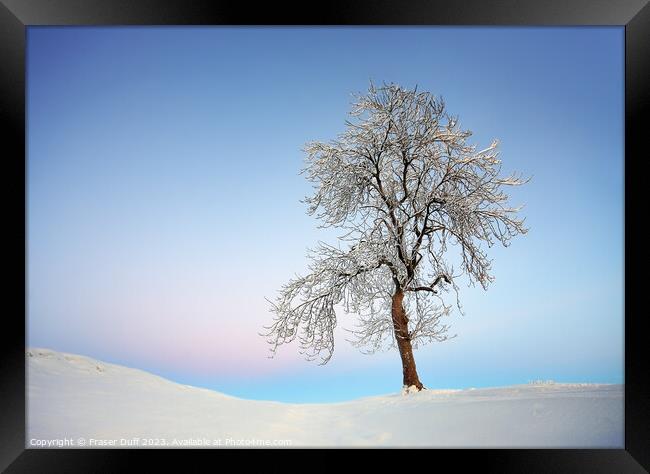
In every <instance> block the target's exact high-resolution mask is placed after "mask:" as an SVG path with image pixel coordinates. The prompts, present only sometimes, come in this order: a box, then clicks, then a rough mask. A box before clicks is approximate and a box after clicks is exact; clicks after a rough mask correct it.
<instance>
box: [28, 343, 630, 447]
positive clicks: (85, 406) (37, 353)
mask: <svg viewBox="0 0 650 474" xmlns="http://www.w3.org/2000/svg"><path fill="white" fill-rule="evenodd" d="M27 361H28V366H27V370H28V373H27V376H28V413H27V422H28V426H27V431H28V433H27V443H28V447H37V446H36V441H34V442H32V443H31V444H32V445H31V446H30V440H55V439H62V438H72V439H73V440H78V439H80V438H82V439H84V440H86V441H85V442H88V440H90V439H97V440H108V439H116V440H119V439H135V438H138V439H147V438H149V439H159V440H164V443H165V444H166V447H170V446H172V447H173V443H174V440H176V441H177V442H179V441H182V440H189V439H212V440H214V439H221V440H224V442H225V441H226V440H238V441H243V442H244V443H242V444H241V445H245V442H246V440H288V441H289V443H287V445H288V446H291V447H297V446H314V447H318V446H422V447H426V446H429V447H504V448H506V447H567V448H569V447H585V448H587V447H589V448H621V447H623V444H624V432H623V408H624V404H623V386H622V385H599V384H556V383H544V384H528V385H517V386H510V387H501V388H483V389H468V390H424V391H421V392H415V393H408V390H403V391H402V393H399V392H397V393H395V394H390V395H383V396H377V397H370V398H363V399H359V400H353V401H349V402H343V403H331V404H288V403H279V402H271V401H253V400H243V399H239V398H235V397H231V396H228V395H224V394H221V393H218V392H215V391H212V390H208V389H202V388H196V387H191V386H188V385H181V384H177V383H174V382H171V381H168V380H165V379H163V378H161V377H158V376H155V375H152V374H149V373H146V372H144V371H141V370H136V369H130V368H126V367H121V366H118V365H113V364H107V363H104V362H100V361H96V360H93V359H91V358H88V357H83V356H78V355H72V354H65V353H59V352H54V351H51V350H47V349H30V350H28V351H27ZM249 445H250V444H249ZM73 447H78V446H73ZM118 447H119V446H118Z"/></svg>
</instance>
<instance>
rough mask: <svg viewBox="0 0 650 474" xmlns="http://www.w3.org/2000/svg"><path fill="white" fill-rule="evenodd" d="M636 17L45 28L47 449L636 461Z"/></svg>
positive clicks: (35, 165)
mask: <svg viewBox="0 0 650 474" xmlns="http://www.w3.org/2000/svg"><path fill="white" fill-rule="evenodd" d="M625 45H626V30H625V26H620V25H618V26H604V25H601V26H588V27H584V26H480V25H469V26H442V25H439V26H377V25H375V26H317V25H315V26H289V25H287V26H234V25H214V26H207V25H205V26H200V25H190V26H163V25H159V26H146V25H140V26H127V25H122V26H101V25H98V26H88V25H86V26H63V25H60V26H57V25H50V26H48V25H42V26H41V25H34V26H29V27H27V28H26V31H25V229H26V230H25V231H26V235H25V271H26V276H25V285H26V288H25V293H26V294H25V328H26V329H25V330H26V347H25V364H26V374H25V378H26V385H25V405H26V420H25V431H26V433H25V448H26V449H28V450H42V449H62V450H64V449H79V448H83V449H89V448H102V449H124V448H128V449H149V448H156V449H167V448H180V449H183V448H185V449H187V448H204V449H222V448H241V449H250V448H255V449H291V448H375V447H385V448H409V447H417V448H467V449H471V448H500V449H508V448H531V449H538V448H561V449H567V448H572V449H575V448H581V449H617V450H621V449H625V440H626V431H625V422H626V416H625V387H626V385H625V383H626V378H625V375H626V370H625V278H624V275H625V266H624V262H625V245H624V242H625V233H624V217H625V196H624V193H625V138H626V136H625V132H626V129H625V113H626V109H625V104H626V95H625V94H626V91H625V84H626V82H625V81H626V50H625Z"/></svg>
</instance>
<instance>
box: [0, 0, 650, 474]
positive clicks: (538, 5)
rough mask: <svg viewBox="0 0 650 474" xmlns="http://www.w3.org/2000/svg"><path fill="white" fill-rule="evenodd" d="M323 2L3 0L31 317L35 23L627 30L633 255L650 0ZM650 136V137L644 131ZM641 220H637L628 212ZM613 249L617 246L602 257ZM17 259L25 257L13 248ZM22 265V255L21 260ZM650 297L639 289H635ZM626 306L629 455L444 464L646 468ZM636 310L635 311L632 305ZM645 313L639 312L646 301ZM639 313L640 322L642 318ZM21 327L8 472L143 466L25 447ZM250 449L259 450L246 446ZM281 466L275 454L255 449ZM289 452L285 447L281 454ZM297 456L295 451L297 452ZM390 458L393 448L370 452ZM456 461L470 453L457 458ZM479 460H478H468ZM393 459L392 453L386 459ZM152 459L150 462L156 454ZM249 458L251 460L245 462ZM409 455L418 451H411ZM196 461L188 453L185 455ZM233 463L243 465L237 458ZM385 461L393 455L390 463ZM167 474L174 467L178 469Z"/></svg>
mask: <svg viewBox="0 0 650 474" xmlns="http://www.w3.org/2000/svg"><path fill="white" fill-rule="evenodd" d="M314 7H315V5H313V4H312V5H311V6H310V5H307V4H306V3H303V4H302V5H300V4H296V5H291V6H288V5H279V4H277V3H261V2H260V5H259V6H257V7H256V8H251V7H250V5H248V4H245V3H235V2H228V1H224V0H220V1H218V2H210V1H209V0H194V1H192V2H184V1H183V0H137V1H136V0H131V1H129V0H110V1H109V0H85V1H77V0H0V36H1V38H2V41H0V65H1V66H0V67H1V68H2V73H1V74H0V116H2V118H3V119H4V122H5V127H4V131H5V132H6V133H3V135H4V136H3V141H4V142H5V145H9V148H10V150H12V151H11V152H9V153H8V154H6V155H5V160H3V164H4V166H5V168H4V169H5V173H6V174H5V176H7V177H8V178H9V179H7V180H5V182H4V183H3V184H4V186H2V190H3V192H6V193H7V194H8V196H7V197H6V198H5V202H7V201H10V202H16V201H15V196H17V195H18V196H19V195H21V194H22V196H23V206H22V209H20V208H19V207H20V206H18V205H14V206H13V207H14V210H15V209H16V208H18V210H17V211H16V214H15V216H13V215H12V218H13V219H12V223H13V224H14V225H13V226H12V228H13V229H14V230H13V231H12V232H11V233H10V234H9V236H10V239H11V243H12V247H15V248H19V247H22V248H23V251H24V258H23V261H22V262H17V263H16V268H15V271H16V275H18V276H22V282H21V281H19V280H20V278H15V279H12V280H11V282H10V283H9V286H8V287H7V286H6V287H5V288H6V289H7V292H8V293H10V294H11V295H12V296H13V298H14V299H16V300H17V299H19V298H21V299H22V301H19V302H18V307H19V308H20V307H21V306H22V308H23V317H24V318H25V317H26V299H25V296H26V291H25V289H26V283H27V281H26V279H25V277H26V267H25V265H26V245H27V243H26V240H25V238H26V235H27V233H26V220H25V212H26V202H25V201H26V172H25V168H26V155H25V152H26V141H25V139H26V131H25V127H26V121H25V99H26V97H25V73H26V69H25V66H26V62H25V55H26V50H25V47H26V31H27V27H30V26H39V25H57V26H63V25H65V26H94V25H97V26H100V25H103V26H109V25H111V26H117V25H143V26H145V25H429V26H434V25H440V26H442V25H463V26H472V25H474V26H479V25H481V26H485V25H494V26H497V25H498V26H604V25H610V26H624V27H625V160H624V163H625V202H626V209H625V211H626V212H625V247H628V246H630V245H631V240H632V238H633V237H634V235H633V233H632V232H631V227H630V224H629V219H628V215H627V205H632V204H633V203H635V202H636V200H634V199H631V198H630V196H632V195H633V192H634V191H638V190H639V189H640V184H641V183H640V180H641V176H642V174H641V173H640V161H641V159H642V158H643V155H642V150H643V148H642V146H643V145H645V143H643V138H644V132H645V130H644V128H643V126H642V118H643V116H644V113H645V114H646V115H647V112H648V108H649V106H650V92H649V87H648V86H649V85H650V3H649V0H618V1H612V0H609V1H608V0H548V1H546V2H535V0H491V1H489V2H488V1H481V0H463V1H458V2H455V3H454V2H449V1H442V0H428V1H427V0H409V1H408V2H406V3H402V4H399V3H398V2H397V1H393V2H391V1H390V0H375V1H373V0H356V1H354V3H352V2H348V3H345V2H344V1H343V0H336V1H329V2H324V3H322V4H320V5H318V7H320V8H314ZM646 134H647V132H646ZM630 215H632V214H630ZM603 251H607V249H603ZM9 253H10V255H12V256H13V255H14V254H17V252H9ZM16 259H17V260H19V259H20V257H16ZM631 262H632V260H631V258H630V257H628V253H626V254H625V280H626V289H627V283H628V282H629V283H630V285H634V287H640V282H639V281H638V280H637V279H634V278H632V275H631V272H632V270H631V268H632V267H631V265H630V264H631ZM635 289H640V288H635ZM628 294H629V295H630V296H631V299H628V300H627V304H626V305H625V448H624V449H610V450H599V449H587V450H579V449H498V450H497V449H495V450H492V449H480V450H461V451H471V452H467V453H455V451H456V450H453V449H452V450H443V449H437V450H436V458H437V461H436V462H439V461H438V460H440V457H442V458H444V460H448V461H450V462H452V463H454V464H455V465H456V466H457V467H466V466H467V463H468V462H469V463H470V465H471V464H473V463H476V464H475V465H477V466H480V467H481V468H482V469H486V468H487V470H488V471H498V472H530V473H537V472H549V471H552V472H583V471H584V472H593V473H601V472H602V473H611V472H619V473H624V472H625V473H627V472H647V471H646V469H648V468H649V466H650V450H649V449H648V447H649V443H648V441H649V440H650V429H649V427H650V416H649V415H650V403H649V402H648V400H649V399H650V397H648V378H649V377H648V374H649V372H650V371H648V367H647V363H646V362H645V361H646V360H648V350H647V348H646V347H647V346H646V344H645V343H646V341H645V340H644V339H645V338H644V337H643V334H644V333H643V331H642V330H641V322H640V318H639V317H633V315H632V310H631V307H632V305H630V302H633V303H634V302H636V301H638V300H639V299H640V297H639V296H638V295H639V294H642V293H641V292H640V291H631V292H629V293H628V292H627V291H626V296H627V295H628ZM633 306H634V307H636V306H637V305H636V304H634V305H633ZM639 306H640V305H639ZM634 316H638V315H637V314H635V315H634ZM7 320H8V321H9V322H12V323H15V326H14V327H13V329H12V330H11V331H10V332H9V334H11V336H12V337H11V340H9V341H7V342H6V343H5V344H4V345H3V346H2V350H3V354H2V358H1V359H0V360H1V361H2V365H0V396H1V400H2V405H1V406H0V420H2V423H1V424H0V441H1V443H0V470H4V469H5V468H8V469H7V470H6V472H33V471H36V472H44V471H46V468H47V471H48V472H90V471H92V472H115V471H117V470H123V469H124V470H126V469H128V467H129V466H130V465H131V464H132V462H133V461H135V460H136V459H137V460H143V457H144V456H146V455H147V454H145V453H146V451H149V450H146V449H145V450H143V449H140V450H123V449H103V450H89V449H83V450H82V449H72V450H70V449H65V450H56V449H52V450H44V449H38V450H28V449H25V336H26V329H25V319H23V320H19V319H18V316H17V315H13V314H12V315H10V316H9V317H8V319H7ZM217 451H218V455H219V456H233V455H236V454H241V453H237V451H239V450H236V449H235V450H217ZM246 451H249V450H246ZM255 451H256V453H255V454H258V455H261V457H262V458H263V459H266V460H268V461H271V457H272V456H273V455H274V454H277V452H274V451H276V450H263V451H262V450H255ZM283 451H284V452H285V454H286V452H287V450H283ZM290 451H291V452H292V454H297V451H303V450H302V449H301V450H290ZM369 451H372V457H373V458H377V459H381V458H382V456H386V455H387V453H386V452H385V451H387V450H376V449H371V450H369ZM171 452H174V453H180V454H181V455H183V454H188V452H190V453H191V455H192V457H193V460H197V461H198V458H197V457H194V456H200V457H203V458H204V457H206V456H208V455H213V454H214V453H215V451H214V450H193V449H189V450H188V449H184V450H173V451H159V452H158V453H156V454H157V455H160V458H162V459H163V462H165V463H166V464H168V461H169V459H170V457H171V454H170V453H171ZM458 454H462V456H459V455H458ZM467 454H470V456H467ZM388 455H391V456H392V454H390V453H388ZM147 457H148V459H149V460H150V457H149V456H147ZM237 457H238V458H239V459H241V456H237ZM409 457H410V455H409ZM185 459H187V457H186V458H185ZM231 459H232V460H233V461H234V460H235V459H234V458H231ZM386 459H387V458H386ZM168 466H169V464H168Z"/></svg>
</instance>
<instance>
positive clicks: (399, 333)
mask: <svg viewBox="0 0 650 474" xmlns="http://www.w3.org/2000/svg"><path fill="white" fill-rule="evenodd" d="M403 300H404V292H403V291H402V290H397V291H396V292H395V294H394V295H393V306H392V317H393V327H394V328H395V340H396V341H397V348H398V349H399V355H400V357H401V358H402V372H403V374H404V386H406V387H411V386H412V385H415V386H416V387H417V389H418V390H422V389H423V388H424V386H423V385H422V382H420V378H419V377H418V372H417V370H416V368H415V359H414V358H413V347H412V346H411V338H410V336H409V332H408V319H407V317H406V311H404V306H403V305H402V301H403Z"/></svg>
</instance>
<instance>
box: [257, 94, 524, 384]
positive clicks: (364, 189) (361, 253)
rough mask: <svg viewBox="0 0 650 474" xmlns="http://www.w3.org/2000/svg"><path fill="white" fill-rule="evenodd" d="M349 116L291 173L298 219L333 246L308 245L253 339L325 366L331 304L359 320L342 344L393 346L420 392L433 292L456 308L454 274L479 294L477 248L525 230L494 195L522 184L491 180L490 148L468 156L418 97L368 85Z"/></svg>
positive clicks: (433, 102)
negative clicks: (308, 220)
mask: <svg viewBox="0 0 650 474" xmlns="http://www.w3.org/2000/svg"><path fill="white" fill-rule="evenodd" d="M350 115H351V119H350V120H349V121H347V122H346V130H345V132H344V133H342V134H341V135H339V137H338V138H337V139H336V140H333V141H331V142H329V143H322V142H311V143H308V144H307V145H306V148H305V151H306V154H307V158H306V167H305V168H304V170H303V173H305V174H306V176H307V178H308V179H309V181H310V182H312V183H313V185H314V193H313V195H312V196H310V197H308V198H306V203H307V204H308V206H309V210H308V212H309V214H311V215H315V216H316V217H317V218H319V219H320V220H321V221H322V226H321V227H336V228H339V229H342V230H343V231H344V234H343V235H341V236H340V237H339V244H338V245H337V246H336V247H334V246H331V245H327V244H319V246H318V247H317V248H316V249H315V250H313V251H312V255H311V260H312V263H311V265H310V267H309V270H310V273H309V274H308V275H307V276H304V277H297V278H295V279H293V280H291V281H289V283H287V284H286V285H285V286H283V287H282V289H281V290H280V292H279V296H278V297H277V299H276V300H275V301H273V302H271V304H272V312H273V313H274V314H275V317H274V321H273V323H272V325H270V326H268V327H267V328H266V329H267V332H266V334H265V336H266V337H267V338H268V342H269V343H270V344H271V346H272V352H273V353H275V351H276V350H277V348H278V347H279V346H280V345H282V344H285V343H287V342H291V341H293V340H294V339H295V338H298V340H299V343H300V349H301V352H304V353H306V354H307V357H308V358H310V359H313V358H315V357H318V356H320V358H321V359H322V363H323V364H325V363H327V362H328V361H329V360H330V358H331V357H332V354H333V350H334V328H335V326H336V313H335V306H341V307H342V309H343V310H344V311H345V312H347V313H355V314H358V315H359V324H358V326H357V329H356V330H354V331H353V334H354V336H355V338H354V341H353V342H354V343H355V344H356V345H358V346H369V347H370V352H374V351H375V350H378V349H380V348H383V347H385V346H386V344H388V347H394V346H395V345H396V346H397V348H398V350H399V353H400V356H401V359H402V367H403V384H404V386H406V387H409V388H411V387H413V386H415V387H416V388H417V390H421V389H422V388H423V385H422V383H421V382H420V379H419V377H418V373H417V370H416V366H415V360H414V358H413V348H414V347H417V345H418V344H419V343H427V342H431V341H444V340H446V339H448V337H449V336H448V335H447V331H448V326H447V325H446V324H443V320H442V318H443V317H444V316H446V315H448V314H449V312H450V309H451V305H448V304H445V302H444V300H443V298H442V295H443V294H444V293H448V292H449V291H450V290H454V291H455V294H456V305H457V306H458V308H459V309H461V308H460V303H459V300H458V286H457V279H458V278H459V277H460V276H462V275H466V276H467V277H468V278H469V283H470V284H472V285H473V284H475V283H476V282H478V283H479V284H480V285H481V286H482V287H483V288H484V289H487V287H488V284H489V283H490V282H491V281H492V280H493V277H492V276H491V275H490V264H491V261H490V260H488V257H487V255H486V253H485V250H484V247H485V246H488V247H491V246H492V245H493V244H494V243H495V242H500V243H501V244H503V245H504V246H507V245H508V243H509V241H510V239H511V238H512V237H514V236H516V235H517V234H524V233H526V229H525V228H524V226H523V219H517V218H516V217H515V214H516V213H517V211H518V210H519V209H520V208H513V207H509V206H508V205H507V200H508V196H507V195H506V194H505V193H504V191H503V188H504V187H505V186H517V185H520V184H523V183H524V182H526V180H523V179H521V178H520V177H518V176H515V175H512V176H508V177H502V176H500V160H498V159H497V157H498V151H497V145H498V143H497V141H496V140H495V141H493V142H492V143H491V144H490V145H489V146H488V147H487V148H485V149H483V150H480V151H477V148H476V146H474V145H470V144H468V143H467V139H468V138H469V137H470V136H471V132H470V131H468V130H462V129H461V128H460V126H459V123H458V119H457V117H453V116H450V115H449V114H448V113H447V112H446V110H445V104H444V102H443V101H442V99H440V98H437V97H434V96H433V95H432V94H430V93H428V92H418V91H417V88H416V89H414V90H407V89H404V88H402V87H400V86H398V85H395V84H388V85H386V84H385V85H383V86H382V87H379V88H376V87H375V86H373V85H372V84H371V85H370V89H369V91H368V93H367V94H366V95H361V96H356V100H355V102H354V104H353V109H352V111H351V113H350ZM341 244H343V246H345V247H347V248H346V249H345V250H341ZM451 249H457V250H458V252H457V253H456V254H455V255H454V254H451V253H450V251H451ZM452 261H455V262H456V264H457V266H458V267H459V268H458V271H457V273H455V270H454V267H453V266H452V265H451V262H452Z"/></svg>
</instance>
